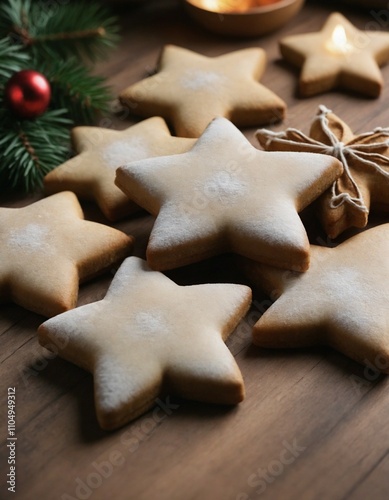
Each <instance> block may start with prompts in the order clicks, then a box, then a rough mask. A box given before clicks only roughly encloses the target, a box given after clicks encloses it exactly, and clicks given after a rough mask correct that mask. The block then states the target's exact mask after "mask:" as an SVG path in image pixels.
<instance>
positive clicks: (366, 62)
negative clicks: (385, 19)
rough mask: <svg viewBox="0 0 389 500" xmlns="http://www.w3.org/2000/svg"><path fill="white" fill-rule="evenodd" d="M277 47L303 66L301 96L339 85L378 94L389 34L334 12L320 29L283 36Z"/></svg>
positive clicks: (283, 54)
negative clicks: (365, 27) (358, 25)
mask: <svg viewBox="0 0 389 500" xmlns="http://www.w3.org/2000/svg"><path fill="white" fill-rule="evenodd" d="M280 50H281V54H282V56H283V57H284V59H286V60H287V61H288V62H290V63H291V64H293V65H294V66H297V67H301V68H302V70H301V75H300V84H299V90H300V94H301V95H302V96H305V97H307V96H312V95H315V94H319V93H322V92H327V91H328V90H331V89H334V88H338V87H339V88H344V89H350V90H353V91H356V92H360V93H361V94H366V95H367V96H370V97H378V96H379V94H380V93H381V90H382V87H383V79H382V74H381V71H380V66H383V65H384V64H385V63H386V62H388V61H389V33H387V32H379V31H361V30H358V29H357V28H355V27H354V26H353V25H352V24H351V23H350V22H349V21H348V20H347V19H346V18H345V17H344V16H342V15H341V14H339V13H337V12H335V13H333V14H331V15H330V16H329V17H328V19H327V21H326V23H325V24H324V26H323V28H322V30H321V31H319V32H317V33H306V34H302V35H292V36H288V37H286V38H283V39H282V40H281V41H280Z"/></svg>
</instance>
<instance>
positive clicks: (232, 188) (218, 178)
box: [197, 171, 248, 205]
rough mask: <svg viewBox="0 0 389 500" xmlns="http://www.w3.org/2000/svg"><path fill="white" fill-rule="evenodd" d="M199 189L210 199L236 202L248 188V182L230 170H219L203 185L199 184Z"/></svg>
mask: <svg viewBox="0 0 389 500" xmlns="http://www.w3.org/2000/svg"><path fill="white" fill-rule="evenodd" d="M197 189H199V190H201V191H203V193H204V195H205V196H206V197H207V198H208V199H209V200H217V201H219V202H220V203H222V204H223V205H227V204H230V203H234V202H236V201H237V200H238V199H240V198H242V197H243V196H244V195H245V194H246V193H247V190H248V189H247V183H246V182H244V181H242V180H241V179H240V178H239V177H237V176H236V175H235V174H234V173H231V172H228V171H221V172H217V173H216V174H215V175H212V176H211V177H209V178H208V179H206V180H205V182H204V184H203V186H202V187H200V186H197Z"/></svg>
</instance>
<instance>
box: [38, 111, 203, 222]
mask: <svg viewBox="0 0 389 500" xmlns="http://www.w3.org/2000/svg"><path fill="white" fill-rule="evenodd" d="M72 140H73V144H74V148H75V150H76V151H77V153H79V154H78V155H77V156H75V157H74V158H72V159H70V160H68V161H67V162H66V163H63V164H62V165H60V166H59V167H57V168H56V169H55V170H53V171H51V172H50V173H49V174H48V175H46V177H45V180H44V185H45V190H46V192H47V193H49V194H53V193H57V192H59V191H67V190H69V191H73V192H74V193H76V194H77V195H78V196H79V197H80V198H84V199H87V200H95V201H96V202H97V204H98V205H99V207H100V209H101V211H102V212H103V214H104V215H105V216H106V217H107V219H108V220H111V221H116V220H118V219H120V218H122V217H125V216H127V215H129V214H131V213H133V212H135V211H136V210H138V209H139V207H137V206H136V205H135V204H134V203H131V202H130V201H129V199H128V198H127V197H126V196H124V194H123V193H122V191H120V189H118V188H117V187H116V186H115V170H116V168H117V167H119V166H120V165H123V164H124V163H128V162H130V161H134V160H141V159H144V158H150V157H153V156H163V155H171V154H175V153H183V152H184V151H188V149H190V148H191V147H192V146H193V144H194V139H184V138H178V137H172V136H171V135H170V132H169V129H168V127H167V125H166V123H165V121H164V120H163V119H162V118H160V117H157V116H155V117H153V118H150V119H148V120H144V121H143V122H141V123H138V124H136V125H133V126H132V127H129V128H127V129H125V130H121V131H117V130H110V129H106V128H100V127H76V128H74V129H73V130H72Z"/></svg>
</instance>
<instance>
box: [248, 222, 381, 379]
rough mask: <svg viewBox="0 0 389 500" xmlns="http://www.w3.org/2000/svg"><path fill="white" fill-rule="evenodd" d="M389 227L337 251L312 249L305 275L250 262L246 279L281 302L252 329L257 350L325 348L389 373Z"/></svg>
mask: <svg viewBox="0 0 389 500" xmlns="http://www.w3.org/2000/svg"><path fill="white" fill-rule="evenodd" d="M388 252H389V224H384V225H381V226H377V227H375V228H373V229H369V230H366V231H364V232H362V233H360V234H358V235H357V236H353V237H352V238H350V239H348V240H346V241H345V242H344V243H341V244H340V245H339V246H337V247H335V248H327V247H320V246H312V248H311V266H310V268H309V270H308V271H307V272H306V273H302V274H301V273H300V274H296V273H292V272H282V271H280V270H279V269H276V268H271V267H267V266H262V265H258V264H257V263H254V262H250V263H247V262H246V264H245V265H246V269H247V270H248V275H249V276H251V278H252V281H253V282H255V283H257V284H258V285H261V286H262V287H264V288H265V290H266V291H267V292H268V293H269V294H270V295H271V296H273V298H275V297H279V298H277V300H276V301H275V302H274V304H273V305H272V306H271V307H270V308H269V309H268V310H267V311H266V312H265V313H264V314H263V316H262V317H261V318H260V319H259V321H258V322H257V323H256V325H255V326H254V330H253V339H254V343H255V344H256V345H258V346H263V347H272V348H282V347H285V348H290V347H306V346H311V345H315V344H326V345H329V346H331V347H333V348H334V349H337V350H338V351H340V352H342V353H344V354H345V355H346V356H349V357H350V358H352V359H354V360H356V361H358V362H360V363H364V364H370V365H371V364H372V365H373V366H375V367H376V369H378V370H381V371H383V372H385V373H389V308H388V303H389V260H388V259H387V255H388Z"/></svg>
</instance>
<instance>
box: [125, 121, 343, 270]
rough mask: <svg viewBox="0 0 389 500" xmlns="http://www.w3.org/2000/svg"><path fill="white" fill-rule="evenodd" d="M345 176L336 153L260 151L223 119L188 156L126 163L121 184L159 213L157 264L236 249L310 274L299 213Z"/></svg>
mask: <svg viewBox="0 0 389 500" xmlns="http://www.w3.org/2000/svg"><path fill="white" fill-rule="evenodd" d="M341 173H342V165H341V163H340V162H339V161H338V160H336V159H335V158H333V157H330V156H326V155H316V154H312V153H283V152H281V153H278V152H275V153H269V152H264V151H260V150H258V149H256V148H254V146H252V145H251V144H250V143H249V141H248V140H247V139H246V138H245V137H244V135H243V134H242V133H241V132H240V131H239V130H238V129H237V128H236V127H235V126H234V125H233V124H232V123H231V122H229V121H228V120H226V119H225V118H217V119H215V120H214V121H213V122H212V123H211V124H210V125H209V126H208V127H207V129H206V131H205V132H204V134H203V135H202V136H201V137H200V139H198V141H197V142H196V144H195V146H194V147H193V148H192V149H191V150H190V151H189V152H188V153H183V154H180V155H175V156H165V157H159V158H151V159H150V160H143V161H140V162H133V163H131V164H129V165H126V166H123V167H120V168H119V169H118V170H117V177H116V183H117V185H118V186H119V187H120V188H121V189H122V190H123V191H124V192H125V193H126V194H127V195H128V196H129V197H130V198H131V199H132V200H134V201H135V202H136V203H138V204H139V205H141V206H142V207H143V208H145V209H146V210H148V211H149V212H151V213H152V214H153V215H156V216H157V219H156V222H155V225H154V227H153V230H152V233H151V236H150V240H149V244H148V248H147V260H148V262H149V264H150V265H151V267H153V268H154V269H157V270H165V269H170V268H174V267H179V266H183V265H186V264H190V263H193V262H196V261H200V260H203V259H206V258H208V257H211V256H214V255H216V254H218V253H222V252H227V251H232V252H236V253H239V254H241V255H244V256H246V257H249V258H252V259H254V260H258V261H262V262H265V263H268V264H272V265H276V266H280V267H283V268H287V269H294V270H298V271H304V270H306V269H307V268H308V266H309V243H308V239H307V235H306V232H305V229H304V226H303V224H302V222H301V220H300V217H299V216H298V212H299V211H301V210H302V209H303V208H305V207H306V206H307V205H308V204H309V203H311V202H312V201H313V200H314V199H315V198H317V197H318V196H319V195H320V194H321V193H322V192H323V191H325V189H327V188H328V187H329V186H330V185H331V183H332V182H333V181H334V180H335V179H336V178H337V177H338V176H339V175H340V174H341Z"/></svg>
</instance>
